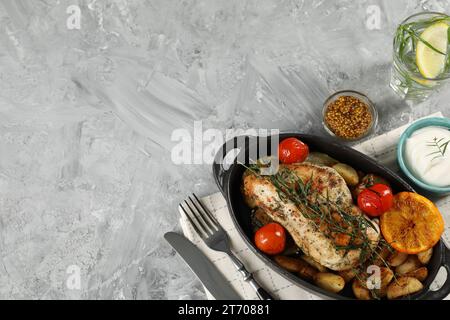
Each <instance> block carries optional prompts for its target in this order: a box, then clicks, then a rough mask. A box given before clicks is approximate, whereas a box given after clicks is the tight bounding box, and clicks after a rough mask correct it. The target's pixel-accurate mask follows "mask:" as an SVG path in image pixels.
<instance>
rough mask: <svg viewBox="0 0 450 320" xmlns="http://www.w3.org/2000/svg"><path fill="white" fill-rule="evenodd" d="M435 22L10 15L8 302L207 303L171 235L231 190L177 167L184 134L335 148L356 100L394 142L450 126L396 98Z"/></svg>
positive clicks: (248, 15)
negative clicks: (424, 124) (399, 42)
mask: <svg viewBox="0 0 450 320" xmlns="http://www.w3.org/2000/svg"><path fill="white" fill-rule="evenodd" d="M71 5H76V6H78V8H79V9H80V28H79V29H77V28H74V29H73V28H72V27H73V24H72V25H70V23H69V27H68V24H67V23H68V20H70V18H71V17H72V15H73V13H74V12H73V11H71V10H72V9H73V8H72V9H70V8H69V9H70V10H69V11H67V10H68V7H69V6H71ZM371 6H372V7H371ZM373 6H375V9H373V8H374V7H373ZM369 7H370V8H369ZM376 8H378V9H379V10H380V11H379V12H380V24H379V28H378V27H377V28H373V24H371V21H370V18H371V14H372V12H373V10H377V9H376ZM423 10H435V11H441V12H447V13H449V12H450V3H449V2H448V1H446V0H441V1H438V0H430V1H425V0H416V1H412V0H408V1H406V0H402V1H388V0H385V1H375V0H373V1H368V0H367V1H349V0H335V1H324V0H311V1H308V0H289V1H288V0H286V1H241V0H236V1H235V0H227V1H225V0H213V1H211V0H203V1H201V0H198V1H194V0H179V1H176V0H159V1H158V0H148V1H147V0H130V1H126V0H114V1H98V0H97V1H95V0H90V1H89V0H82V1H81V0H80V1H77V0H71V1H69V0H62V1H54V0H46V1H31V0H28V1H26V0H20V1H13V0H0V298H3V299H19V298H31V299H79V298H83V299H188V298H191V299H201V298H204V297H205V295H204V293H203V291H202V289H201V285H200V284H199V282H198V281H197V280H196V279H195V277H194V276H193V275H192V274H191V273H190V271H189V270H188V268H187V267H186V266H185V265H184V264H183V263H182V262H181V260H180V259H178V258H177V257H176V256H175V255H174V252H173V251H172V250H171V249H170V248H169V247H168V245H167V244H166V243H165V242H164V241H163V239H162V236H163V234H164V232H166V231H169V230H179V224H178V212H177V210H176V205H177V203H178V202H179V201H180V200H181V199H183V198H184V197H185V195H186V194H188V193H190V192H192V191H195V192H197V193H199V194H200V195H206V194H209V193H212V192H215V191H217V189H216V187H215V185H214V182H213V179H212V176H211V170H210V166H209V165H208V164H203V165H176V164H174V163H173V161H172V160H171V154H170V151H171V149H172V147H173V145H174V143H173V141H171V135H172V133H173V131H174V130H176V129H180V128H185V129H187V130H192V128H193V125H194V121H195V120H202V121H203V122H202V124H203V129H204V130H206V129H208V128H217V129H220V130H225V129H227V128H242V129H245V128H279V129H283V130H287V129H290V130H300V131H304V132H314V133H317V134H321V135H324V134H326V133H325V132H324V131H323V129H322V127H321V124H320V123H321V105H322V103H323V101H324V99H325V98H326V97H327V96H328V95H329V94H331V93H333V92H334V91H336V90H339V89H346V88H351V89H355V90H360V91H362V92H364V93H366V94H367V95H368V96H369V97H370V98H371V99H372V100H373V101H374V102H375V104H376V106H377V108H378V110H379V114H380V122H379V126H378V127H377V129H376V133H377V134H379V133H383V132H386V131H387V130H389V129H392V128H395V127H397V126H400V125H402V124H405V123H407V122H408V121H411V120H413V119H415V118H418V117H421V116H424V115H427V114H430V113H432V112H435V111H442V112H443V113H444V114H445V115H446V116H450V105H449V103H448V101H449V98H450V92H449V90H448V87H447V88H443V89H442V90H441V91H440V92H438V93H437V94H436V95H434V96H433V97H431V98H430V99H429V100H427V101H426V102H424V103H422V104H408V103H405V102H404V101H402V100H401V99H399V98H398V97H397V96H395V94H394V93H393V92H392V91H391V89H390V88H389V87H388V83H389V77H390V75H389V71H390V65H391V61H392V58H391V56H392V39H393V33H394V30H395V27H396V25H397V24H398V23H399V22H400V21H401V20H403V19H404V18H405V17H407V16H409V15H411V14H413V13H416V12H421V11H423ZM71 21H72V20H71ZM69 22H70V21H69ZM72 22H73V21H72ZM71 28H72V29H71ZM77 271H79V273H80V282H79V283H78V282H77V281H76V280H74V278H73V276H74V275H76V273H77ZM73 272H75V273H73ZM78 284H79V287H78Z"/></svg>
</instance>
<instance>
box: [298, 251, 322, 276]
mask: <svg viewBox="0 0 450 320" xmlns="http://www.w3.org/2000/svg"><path fill="white" fill-rule="evenodd" d="M301 258H302V260H303V261H305V262H306V263H307V264H309V265H310V266H311V267H313V268H315V269H317V270H319V271H320V272H327V270H328V269H327V268H326V267H324V266H323V265H321V264H320V263H318V262H316V261H315V260H314V259H313V258H311V257H310V256H307V255H302V256H301Z"/></svg>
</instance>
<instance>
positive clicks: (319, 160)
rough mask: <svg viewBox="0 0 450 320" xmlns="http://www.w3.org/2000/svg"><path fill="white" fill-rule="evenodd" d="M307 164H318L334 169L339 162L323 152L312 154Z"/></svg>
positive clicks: (307, 159)
mask: <svg viewBox="0 0 450 320" xmlns="http://www.w3.org/2000/svg"><path fill="white" fill-rule="evenodd" d="M305 161H306V162H309V163H312V164H317V165H319V166H325V167H332V166H334V165H335V164H336V163H338V162H339V161H337V160H336V159H333V158H332V157H330V156H329V155H327V154H325V153H321V152H314V151H313V152H310V153H309V155H308V158H306V160H305Z"/></svg>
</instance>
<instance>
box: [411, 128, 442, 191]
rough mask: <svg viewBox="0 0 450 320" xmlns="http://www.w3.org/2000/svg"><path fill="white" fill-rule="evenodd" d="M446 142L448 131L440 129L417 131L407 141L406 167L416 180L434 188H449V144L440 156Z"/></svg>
mask: <svg viewBox="0 0 450 320" xmlns="http://www.w3.org/2000/svg"><path fill="white" fill-rule="evenodd" d="M439 141H440V142H439ZM447 141H450V131H449V130H448V129H446V128H442V127H426V128H422V129H419V130H417V131H415V132H414V133H413V134H412V135H411V137H409V139H407V141H406V146H405V160H406V165H407V166H408V169H409V170H410V171H411V172H412V173H413V174H414V176H415V177H416V178H418V179H419V180H421V181H423V182H425V183H427V184H430V185H433V186H436V187H448V186H450V143H449V144H448V147H447V149H446V152H445V154H444V155H442V151H443V149H444V145H443V144H444V143H446V142H447ZM435 143H437V144H438V145H439V146H440V147H441V148H439V147H438V146H436V145H435Z"/></svg>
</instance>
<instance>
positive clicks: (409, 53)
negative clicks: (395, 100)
mask: <svg viewBox="0 0 450 320" xmlns="http://www.w3.org/2000/svg"><path fill="white" fill-rule="evenodd" d="M448 25H450V17H449V16H448V15H446V14H443V13H436V12H423V13H419V14H415V15H412V16H410V17H409V18H407V19H406V20H404V21H403V22H402V23H401V24H400V25H399V26H398V28H397V31H396V33H395V37H394V62H393V66H392V74H391V83H390V86H391V88H392V89H393V90H394V91H395V92H396V93H397V94H398V95H400V96H401V97H402V98H405V99H408V100H415V101H422V100H425V99H426V98H428V97H429V95H430V94H431V93H432V92H433V91H434V90H435V89H436V88H438V87H439V86H441V85H442V84H444V83H445V82H448V81H447V80H448V79H449V78H450V55H449V52H450V28H449V27H448ZM430 26H433V28H429V27H430ZM436 26H437V27H436ZM446 26H447V27H446ZM431 29H437V31H436V30H431ZM430 30H431V32H430ZM424 31H427V32H426V33H425V32H424ZM433 32H434V33H433ZM442 32H445V34H443V33H442ZM442 35H444V36H445V37H444V39H443V38H442ZM425 38H427V39H428V40H429V41H427V40H426V39H425ZM437 38H438V40H436V39H437ZM436 41H438V42H437V43H439V44H440V45H439V48H437V46H436V45H433V44H432V43H436ZM430 64H431V67H430ZM436 65H438V67H437V68H438V69H436ZM430 69H431V71H429V70H430ZM436 70H438V71H437V72H436ZM430 75H431V76H430Z"/></svg>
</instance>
